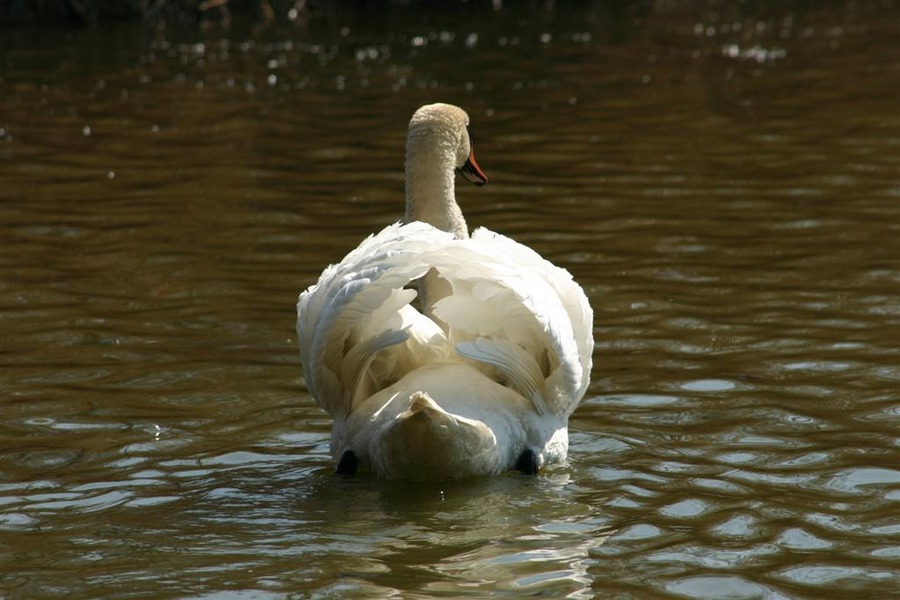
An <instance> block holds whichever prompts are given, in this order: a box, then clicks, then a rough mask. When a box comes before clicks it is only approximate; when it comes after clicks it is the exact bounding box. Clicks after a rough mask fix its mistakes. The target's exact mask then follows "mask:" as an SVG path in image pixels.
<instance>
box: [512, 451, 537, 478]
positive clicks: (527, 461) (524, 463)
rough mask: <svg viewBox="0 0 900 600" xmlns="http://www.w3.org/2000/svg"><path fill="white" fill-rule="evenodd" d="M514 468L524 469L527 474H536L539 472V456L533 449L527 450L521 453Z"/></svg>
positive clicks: (517, 469)
mask: <svg viewBox="0 0 900 600" xmlns="http://www.w3.org/2000/svg"><path fill="white" fill-rule="evenodd" d="M513 468H514V469H515V470H516V471H522V472H523V473H525V474H526V475H535V474H537V472H538V463H537V456H536V455H535V453H534V452H532V451H531V450H525V451H524V452H522V454H520V455H519V459H518V460H517V461H516V466H515V467H513Z"/></svg>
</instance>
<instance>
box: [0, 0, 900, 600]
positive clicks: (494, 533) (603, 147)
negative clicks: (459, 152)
mask: <svg viewBox="0 0 900 600" xmlns="http://www.w3.org/2000/svg"><path fill="white" fill-rule="evenodd" d="M698 4H699V3H698ZM495 5H497V6H498V7H499V5H500V3H495ZM314 9H315V10H314V12H312V13H309V14H306V13H304V14H303V15H301V18H299V19H297V20H296V22H293V23H287V22H283V23H282V22H278V23H276V24H274V25H271V26H269V27H264V26H262V24H252V27H251V24H247V25H246V27H245V26H244V25H241V24H234V25H233V28H232V29H230V30H227V31H223V30H219V29H217V28H216V27H215V26H213V27H210V28H207V29H205V30H202V31H201V30H194V29H191V30H186V31H182V30H174V29H172V30H152V29H141V28H131V27H128V26H124V25H115V26H105V27H97V28H94V29H89V30H84V31H70V32H64V31H41V30H38V31H31V32H27V33H21V32H5V33H4V34H3V39H2V42H0V65H2V67H0V68H2V72H0V223H2V225H0V237H2V247H3V251H2V253H0V320H2V327H3V329H2V331H3V340H4V343H3V346H2V350H0V352H2V359H0V403H2V420H0V440H2V447H0V451H2V455H0V460H2V465H0V466H2V469H0V472H2V482H0V504H2V509H0V549H2V552H0V596H2V597H3V598H10V599H13V598H16V599H18V598H29V599H32V598H51V597H52V598H58V597H62V596H64V595H68V597H76V598H88V597H90V598H95V597H109V598H113V597H114V598H125V597H153V598H213V597H215V598H282V597H316V598H330V597H335V598H336V597H387V596H402V597H434V596H443V597H460V596H471V597H484V596H488V595H497V596H502V595H509V596H520V595H523V594H532V595H546V596H551V597H561V596H565V595H568V596H570V597H573V598H589V597H610V598H661V597H672V598H677V597H698V598H726V597H727V598H846V597H854V598H893V597H896V590H897V589H900V517H898V515H900V460H898V458H900V448H898V446H900V433H898V432H900V391H898V390H900V343H898V341H897V340H898V339H900V152H898V145H900V105H898V102H897V95H896V91H897V89H900V75H898V72H900V71H898V66H900V53H898V46H897V43H896V42H897V39H898V37H897V36H898V23H900V19H898V18H897V17H898V7H897V6H896V3H894V2H855V3H846V4H843V3H828V5H827V7H825V8H819V7H816V5H814V4H812V3H799V2H798V3H778V4H771V3H759V4H756V3H741V5H740V7H735V6H732V4H731V3H725V2H712V3H703V4H702V5H701V6H698V5H697V4H680V3H666V2H659V3H596V4H594V3H578V4H577V5H571V6H569V5H567V6H566V7H563V6H559V5H553V4H550V5H543V4H541V5H533V6H529V7H527V8H512V7H508V6H503V7H502V8H499V9H498V10H492V9H491V8H490V7H488V6H484V7H479V6H472V5H469V4H450V5H448V6H447V7H446V8H444V9H443V10H442V11H441V12H428V11H424V10H422V8H421V7H419V6H416V5H413V6H409V7H404V6H389V7H382V8H379V9H377V10H375V9H358V10H356V11H352V10H349V9H343V8H339V7H333V6H330V5H329V6H325V5H319V6H318V7H316V6H314ZM435 100H442V101H448V102H455V103H458V104H460V105H462V106H464V107H465V108H467V109H468V111H469V112H470V114H471V116H472V121H473V130H474V132H475V134H476V137H477V139H478V147H479V162H480V164H481V165H482V167H483V168H484V169H485V171H486V172H487V173H488V175H489V176H490V178H491V183H490V185H488V186H487V187H485V188H483V189H475V188H474V187H473V188H469V187H461V188H460V189H459V195H460V197H461V203H462V205H463V209H464V210H465V211H466V214H467V217H468V220H469V223H470V225H473V226H477V225H484V226H488V227H491V228H493V229H496V230H498V231H501V232H503V233H506V234H509V235H512V236H514V237H516V238H517V239H519V240H520V241H522V242H525V243H527V244H529V245H531V246H533V247H534V248H535V249H537V250H538V251H540V252H541V253H543V254H544V255H545V256H547V257H548V258H551V259H552V260H553V261H555V262H557V263H558V264H561V265H563V266H565V267H567V268H569V269H570V270H571V271H572V272H573V273H574V274H575V275H576V277H577V278H578V280H579V281H581V282H582V283H583V285H584V286H585V288H586V290H587V291H588V294H589V296H590V299H591V302H592V304H593V306H594V309H595V313H596V315H595V321H596V323H595V324H596V327H597V331H596V338H597V348H596V354H595V357H594V359H595V365H596V366H595V370H594V374H593V382H592V386H591V389H590V392H589V394H588V397H587V399H586V400H585V402H584V404H583V405H582V407H581V408H579V410H578V411H577V412H576V413H575V415H574V417H573V419H572V422H571V428H570V429H571V441H572V447H571V460H570V463H569V464H568V465H566V466H562V467H557V468H553V469H551V470H549V471H547V472H544V473H542V474H541V475H539V476H537V477H527V476H516V475H511V476H504V477H499V478H494V479H489V480H477V481H467V482H457V483H444V484H417V485H408V484H406V485H401V484H396V483H391V484H388V483H383V482H379V481H376V480H372V479H370V478H367V477H364V476H362V477H355V478H342V477H336V476H333V475H332V474H331V469H332V466H331V464H330V458H329V456H328V431H329V421H328V419H327V418H326V416H325V415H324V413H322V411H320V410H319V409H318V408H317V407H316V406H315V404H314V402H313V401H312V400H311V398H310V397H309V396H308V394H306V392H305V390H304V388H303V382H302V377H301V373H300V367H299V361H298V358H297V355H296V350H295V340H294V339H293V337H294V333H293V319H294V314H293V310H294V303H295V301H296V295H297V293H298V291H299V290H301V289H302V288H305V287H306V286H307V285H309V284H310V283H312V282H313V281H314V280H315V278H316V277H317V275H318V273H319V272H320V271H321V269H322V268H323V267H324V265H325V264H327V263H328V262H331V261H335V260H337V259H339V258H340V257H341V256H343V254H344V253H346V251H347V250H348V249H350V248H351V247H353V246H354V245H355V244H356V243H358V241H359V240H360V238H361V237H362V236H363V235H365V234H367V233H369V232H371V231H374V230H377V229H380V228H381V227H382V226H383V225H385V224H387V223H389V222H392V221H394V220H396V219H397V218H399V217H400V215H401V214H402V209H403V207H402V181H403V177H402V161H403V157H402V146H403V138H404V134H405V132H404V128H405V125H406V122H407V120H408V118H409V115H410V114H411V112H412V111H413V110H414V109H415V108H416V107H417V106H419V105H420V104H423V103H426V102H431V101H435Z"/></svg>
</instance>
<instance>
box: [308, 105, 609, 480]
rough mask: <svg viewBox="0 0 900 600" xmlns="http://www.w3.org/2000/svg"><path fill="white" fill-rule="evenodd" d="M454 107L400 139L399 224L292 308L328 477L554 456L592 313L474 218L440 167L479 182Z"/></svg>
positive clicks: (563, 436)
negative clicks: (325, 427)
mask: <svg viewBox="0 0 900 600" xmlns="http://www.w3.org/2000/svg"><path fill="white" fill-rule="evenodd" d="M468 124H469V117H468V115H467V114H466V113H465V112H464V111H463V110H462V109H461V108H459V107H456V106H453V105H449V104H430V105H426V106H422V107H421V108H419V109H418V110H417V111H416V112H415V113H414V114H413V116H412V119H411V120H410V123H409V130H408V135H407V142H406V218H405V220H404V221H403V222H399V223H395V224H393V225H390V226H388V227H386V228H385V229H383V230H382V231H381V232H379V233H377V234H374V235H371V236H370V237H368V238H367V239H365V240H364V241H363V242H362V243H361V244H360V245H359V246H358V247H357V248H356V249H354V250H352V251H351V252H350V253H349V254H348V255H347V256H346V257H345V258H344V259H343V260H342V261H341V262H339V263H337V264H334V265H330V266H329V267H327V268H326V269H325V271H324V272H323V273H322V275H321V277H320V278H319V280H318V282H317V283H316V284H315V285H312V286H310V287H309V288H308V289H307V290H305V291H304V292H302V293H301V294H300V297H299V300H298V302H297V336H298V341H299V346H300V359H301V363H302V366H303V371H304V374H305V378H306V385H307V388H308V390H309V392H310V393H311V394H312V395H313V396H314V397H315V399H316V401H317V402H318V404H319V405H320V406H321V407H322V408H323V409H325V410H326V411H327V412H328V413H329V414H330V415H331V417H332V419H333V427H332V432H331V454H332V457H333V459H334V461H335V462H336V464H337V467H336V472H337V473H342V474H350V473H355V472H356V471H357V470H365V471H369V472H372V473H374V474H375V475H376V476H379V477H384V478H388V479H413V480H424V479H458V478H464V477H472V476H481V475H494V474H499V473H502V472H504V471H507V470H513V469H517V470H519V471H523V472H525V473H537V472H538V470H539V469H541V468H542V467H543V466H544V465H547V464H551V463H557V462H561V461H563V460H565V458H566V454H567V451H568V429H567V427H568V418H569V415H571V413H572V412H573V411H574V410H575V408H576V407H577V406H578V404H579V402H580V401H581V399H582V398H583V396H584V394H585V392H586V390H587V386H588V382H589V378H590V371H591V353H592V350H593V338H592V328H593V313H592V310H591V307H590V305H589V304H588V300H587V297H586V295H585V293H584V291H583V290H582V289H581V287H580V286H579V285H578V284H577V283H576V282H575V281H574V280H573V279H572V276H571V275H570V274H569V273H568V271H566V270H564V269H562V268H559V267H556V266H554V265H553V264H551V263H550V262H548V261H547V260H545V259H544V258H542V257H541V256H540V255H538V254H537V253H536V252H535V251H533V250H531V249H530V248H528V247H526V246H524V245H522V244H519V243H517V242H515V241H513V240H512V239H510V238H508V237H505V236H503V235H500V234H498V233H494V232H492V231H489V230H487V229H484V228H479V229H476V230H475V231H474V232H473V233H472V235H471V236H470V235H469V230H468V227H467V225H466V221H465V219H464V218H463V214H462V211H461V210H460V207H459V205H458V204H457V202H456V197H455V188H454V176H455V171H459V172H460V173H461V174H462V175H463V176H464V177H465V178H466V179H468V180H469V181H471V182H473V183H475V184H478V185H484V184H485V183H486V182H487V177H486V176H485V175H484V172H483V171H482V170H481V168H480V167H479V166H478V163H477V162H476V161H475V156H474V151H473V143H472V141H471V138H470V136H469V132H468Z"/></svg>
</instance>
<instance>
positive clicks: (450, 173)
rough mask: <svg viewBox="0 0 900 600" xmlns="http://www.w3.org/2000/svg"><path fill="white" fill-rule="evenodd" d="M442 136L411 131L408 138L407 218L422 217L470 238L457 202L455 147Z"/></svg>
mask: <svg viewBox="0 0 900 600" xmlns="http://www.w3.org/2000/svg"><path fill="white" fill-rule="evenodd" d="M439 138H440V136H438V135H434V134H431V135H429V132H425V133H421V132H410V135H409V138H408V139H407V141H406V222H407V223H410V222H412V221H422V222H425V223H428V224H430V225H433V226H435V227H437V228H438V229H442V230H444V231H449V232H451V233H453V234H454V235H455V236H456V237H458V238H468V237H469V228H468V227H467V226H466V220H465V218H463V214H462V210H460V208H459V205H458V204H457V203H456V189H455V183H454V181H455V175H456V173H455V162H456V150H455V148H453V147H452V145H451V144H450V143H448V142H444V143H442V140H441V139H439Z"/></svg>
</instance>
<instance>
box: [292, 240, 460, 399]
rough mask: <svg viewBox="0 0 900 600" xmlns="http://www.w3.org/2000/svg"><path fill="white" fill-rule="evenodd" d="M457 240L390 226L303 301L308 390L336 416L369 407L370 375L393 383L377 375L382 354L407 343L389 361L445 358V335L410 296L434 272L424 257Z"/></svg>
mask: <svg viewBox="0 0 900 600" xmlns="http://www.w3.org/2000/svg"><path fill="white" fill-rule="evenodd" d="M452 237H453V236H452V235H451V234H449V233H446V232H443V231H439V230H437V229H435V228H433V227H431V226H430V225H425V224H424V223H412V224H409V225H406V226H402V227H401V226H400V225H399V224H395V225H391V226H389V227H387V228H385V229H384V230H382V231H381V232H380V233H378V234H376V235H373V236H370V237H369V238H367V239H366V240H364V241H363V242H362V243H361V244H360V245H359V246H358V247H357V248H356V249H355V250H353V251H352V252H350V254H348V255H347V256H346V257H345V258H344V260H342V261H341V262H340V263H338V264H336V265H331V266H329V267H328V268H327V269H325V271H324V272H323V273H322V275H321V277H320V278H319V282H318V283H317V284H316V285H313V286H311V287H310V288H309V289H307V290H306V291H305V292H303V293H302V294H300V298H299V300H298V302H297V336H298V340H299V344H300V361H301V362H302V364H303V371H304V374H305V375H306V384H307V387H308V388H309V391H310V393H312V394H313V396H314V397H315V398H316V400H317V401H318V402H319V404H320V405H321V406H322V408H324V409H325V410H327V411H328V412H329V413H330V414H331V415H332V416H334V417H342V416H346V415H347V414H348V413H349V412H350V411H351V410H352V408H353V406H354V405H355V402H356V401H358V400H360V399H362V398H361V394H364V393H365V389H364V387H365V385H364V384H366V383H369V384H372V383H373V382H371V381H369V382H367V381H366V380H365V379H364V377H365V376H366V375H367V374H368V375H375V374H379V373H380V374H381V376H382V377H390V376H391V373H385V371H386V370H388V371H390V368H389V366H386V365H384V364H382V365H380V369H378V368H376V369H375V370H374V371H373V369H372V367H373V364H372V361H373V360H374V359H375V356H376V354H377V353H378V351H379V350H382V349H384V348H387V347H390V346H394V345H397V344H401V343H404V342H405V344H404V350H405V352H399V353H395V354H396V355H395V356H392V357H390V358H392V359H393V362H395V363H396V362H398V361H400V362H402V361H403V359H406V360H407V361H410V360H411V361H413V362H417V361H418V360H427V359H428V358H429V356H430V355H431V354H433V353H436V352H443V351H444V348H443V346H445V345H446V337H445V336H444V333H443V332H442V331H441V330H440V328H438V327H437V326H435V325H434V323H433V322H432V321H430V320H429V319H426V318H425V317H423V316H422V315H421V314H420V313H418V311H416V310H415V309H414V308H413V307H411V306H409V303H410V302H411V301H412V299H413V298H415V296H416V292H415V291H414V290H410V289H404V288H405V286H406V285H408V284H409V282H411V281H412V280H414V279H417V278H418V277H421V276H422V275H423V274H424V273H425V272H426V271H427V270H428V266H427V265H425V264H424V263H423V262H422V260H421V257H422V256H423V254H424V253H425V252H427V251H428V250H429V249H431V248H433V247H435V246H443V245H445V244H446V243H447V242H449V241H450V240H451V239H452ZM402 366H403V365H402V364H401V365H399V366H398V367H395V368H402ZM411 366H412V365H411ZM376 367H378V365H376ZM361 385H362V386H363V387H362V388H361V387H360V386H361Z"/></svg>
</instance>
